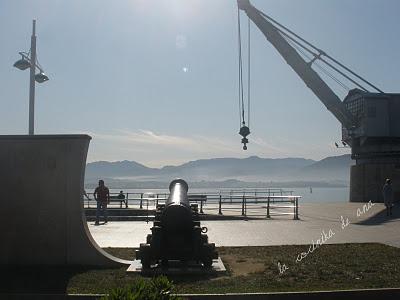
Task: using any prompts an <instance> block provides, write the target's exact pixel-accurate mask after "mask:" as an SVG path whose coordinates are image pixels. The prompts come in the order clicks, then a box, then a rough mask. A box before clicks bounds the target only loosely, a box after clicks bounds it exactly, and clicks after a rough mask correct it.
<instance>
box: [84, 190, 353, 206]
mask: <svg viewBox="0 0 400 300" xmlns="http://www.w3.org/2000/svg"><path fill="white" fill-rule="evenodd" d="M120 190H121V189H110V193H111V194H112V195H116V194H118V193H119V191H120ZM234 190H235V192H234V194H235V195H240V194H243V192H240V190H241V189H240V188H235V189H234ZM282 190H283V191H285V192H291V194H292V195H294V196H301V199H300V203H316V202H319V203H324V202H348V201H349V194H350V188H349V187H315V188H310V187H307V188H305V187H303V188H283V189H282ZM223 191H224V193H225V194H229V191H230V190H229V189H226V188H225V189H223ZM246 191H247V195H251V194H252V193H253V194H254V193H257V194H258V195H259V196H261V195H262V193H261V192H256V191H257V190H256V189H251V188H249V189H246ZM86 192H87V193H88V194H89V196H90V197H91V198H92V195H91V194H92V193H93V190H92V189H87V190H86ZM123 192H124V194H125V195H126V193H129V194H130V195H129V198H131V196H132V197H138V195H139V194H141V193H143V194H144V195H145V197H146V196H149V195H157V194H159V197H163V196H164V195H168V192H169V191H168V189H123ZM219 192H220V190H219V189H208V188H193V189H189V193H196V194H214V195H218V194H219ZM134 194H135V196H133V195H134ZM285 194H287V193H285ZM289 194H290V193H289ZM276 195H278V194H276ZM215 198H216V197H215Z"/></svg>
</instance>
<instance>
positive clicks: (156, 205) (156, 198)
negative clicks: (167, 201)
mask: <svg viewBox="0 0 400 300" xmlns="http://www.w3.org/2000/svg"><path fill="white" fill-rule="evenodd" d="M164 198H165V197H164ZM147 201H148V200H147ZM157 206H158V194H157V198H156V207H157Z"/></svg>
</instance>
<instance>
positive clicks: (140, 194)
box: [140, 193, 143, 209]
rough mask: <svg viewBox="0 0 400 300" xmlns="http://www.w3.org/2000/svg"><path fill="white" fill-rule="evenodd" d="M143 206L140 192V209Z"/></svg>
mask: <svg viewBox="0 0 400 300" xmlns="http://www.w3.org/2000/svg"><path fill="white" fill-rule="evenodd" d="M142 208H143V193H140V209H142Z"/></svg>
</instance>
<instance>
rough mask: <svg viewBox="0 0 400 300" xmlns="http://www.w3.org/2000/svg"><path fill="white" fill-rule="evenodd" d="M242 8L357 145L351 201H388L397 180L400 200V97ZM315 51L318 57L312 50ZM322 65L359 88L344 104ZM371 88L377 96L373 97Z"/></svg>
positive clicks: (245, 2) (242, 4) (244, 3)
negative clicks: (388, 189) (318, 67)
mask: <svg viewBox="0 0 400 300" xmlns="http://www.w3.org/2000/svg"><path fill="white" fill-rule="evenodd" d="M237 3H238V7H239V9H240V10H243V11H244V12H245V13H246V14H247V16H248V17H249V19H250V20H251V21H252V22H253V23H254V24H255V25H256V26H257V27H258V28H259V29H260V31H261V32H262V33H263V34H264V36H265V37H266V39H267V40H268V41H269V42H270V43H271V44H272V45H273V46H274V47H275V48H276V50H277V51H278V52H279V54H280V55H281V56H282V57H283V58H284V60H285V61H286V62H287V64H288V65H289V66H290V67H291V68H292V69H293V70H294V71H295V72H296V73H297V75H298V76H299V77H300V79H301V80H303V82H304V83H305V84H306V86H307V87H308V88H309V89H310V90H311V91H312V92H313V93H314V94H315V95H316V96H317V98H318V99H319V100H320V101H321V102H322V103H323V104H324V105H325V106H326V108H327V109H328V110H329V111H330V112H331V113H332V114H333V115H334V116H335V117H336V119H337V120H338V121H339V122H340V123H341V125H342V140H343V142H344V143H346V144H348V145H349V146H351V151H352V152H351V154H352V159H354V160H356V164H355V165H354V166H352V167H351V171H350V201H351V202H368V201H370V200H372V201H373V202H382V185H383V184H384V182H385V179H386V178H391V179H392V182H393V189H394V194H395V195H394V196H395V197H396V196H397V197H399V196H400V118H398V116H399V115H400V94H389V93H384V92H383V91H382V90H380V89H379V88H377V87H376V86H375V85H373V84H372V83H370V82H368V81H367V80H365V79H364V78H362V77H361V76H359V75H358V74H356V73H355V72H353V71H351V70H350V69H349V68H347V67H346V66H344V65H343V64H341V63H340V62H338V61H337V60H335V59H334V58H332V57H330V56H329V55H327V54H326V53H325V52H324V51H322V50H320V49H318V48H316V47H315V46H313V45H312V44H310V43H309V42H307V41H305V40H304V39H303V38H301V37H300V36H298V35H296V34H295V33H293V32H292V31H290V30H289V29H287V28H286V27H284V26H283V25H281V24H279V23H278V22H276V21H275V20H273V19H272V18H270V17H269V16H267V15H266V14H265V13H263V12H262V11H260V10H258V9H257V8H255V7H254V6H253V5H252V4H251V3H250V1H249V0H237ZM293 36H294V37H295V38H294V39H293V38H292V37H293ZM304 45H305V46H304ZM310 48H311V50H314V51H315V52H313V51H310V50H309V49H310ZM302 49H303V50H306V51H309V52H310V53H311V54H312V56H313V57H312V59H311V60H310V61H306V60H305V59H304V58H303V56H301V55H300V53H301V50H302ZM299 50H300V51H299ZM299 52H300V53H299ZM324 57H327V58H328V59H330V61H332V62H333V63H331V62H329V61H328V60H327V59H325V58H324ZM317 60H322V61H323V62H325V63H326V64H328V66H330V67H331V68H333V70H335V71H337V72H338V73H339V74H341V75H342V76H344V77H345V78H346V79H347V80H349V81H350V82H352V83H353V84H355V85H356V87H357V88H355V89H352V90H350V92H349V93H348V95H347V96H346V97H345V99H344V100H343V101H342V100H340V98H339V96H337V95H336V94H335V92H334V91H333V90H332V89H331V88H330V87H329V86H328V84H327V83H326V82H325V81H324V80H323V79H322V78H321V77H320V75H319V74H318V73H317V72H316V71H315V70H314V69H313V68H312V66H313V63H314V62H315V61H317ZM335 64H336V65H338V67H336V66H335ZM340 69H342V70H344V71H345V72H342V71H341V70H340ZM346 72H347V74H350V75H347V74H346ZM365 86H367V87H368V88H372V89H373V90H375V92H370V91H369V90H368V88H367V87H365Z"/></svg>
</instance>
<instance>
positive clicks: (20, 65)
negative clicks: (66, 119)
mask: <svg viewBox="0 0 400 300" xmlns="http://www.w3.org/2000/svg"><path fill="white" fill-rule="evenodd" d="M19 54H20V55H21V56H22V58H21V59H20V60H18V61H17V62H15V63H14V67H16V68H17V69H20V70H26V69H28V68H29V69H30V76H29V134H30V135H33V134H34V128H35V126H34V123H35V122H34V120H35V81H37V82H38V83H42V82H45V81H48V80H49V77H47V76H46V75H45V74H44V71H43V69H42V67H41V66H40V65H39V63H38V62H37V57H36V20H33V21H32V36H31V50H30V51H29V53H26V52H19ZM36 68H38V69H39V71H40V72H39V73H38V74H35V73H36Z"/></svg>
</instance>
